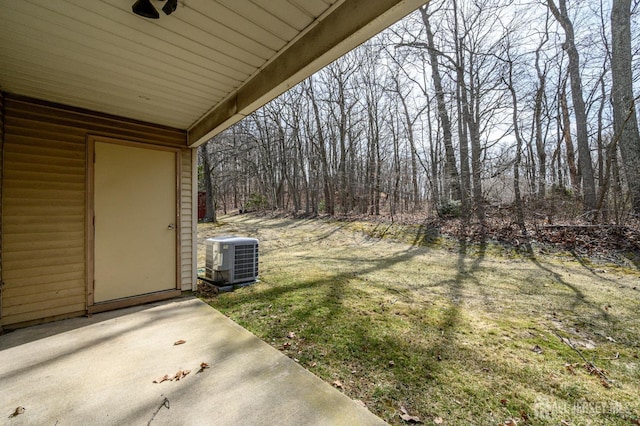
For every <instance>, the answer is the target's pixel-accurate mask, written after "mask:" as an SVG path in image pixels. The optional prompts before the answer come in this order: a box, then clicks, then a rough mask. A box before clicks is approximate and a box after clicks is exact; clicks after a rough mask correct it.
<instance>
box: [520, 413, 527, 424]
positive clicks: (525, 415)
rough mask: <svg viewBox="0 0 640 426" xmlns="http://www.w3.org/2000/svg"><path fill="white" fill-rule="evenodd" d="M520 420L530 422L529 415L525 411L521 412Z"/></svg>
mask: <svg viewBox="0 0 640 426" xmlns="http://www.w3.org/2000/svg"><path fill="white" fill-rule="evenodd" d="M520 418H521V419H522V420H524V421H525V422H527V421H529V416H528V415H527V413H526V412H525V411H520Z"/></svg>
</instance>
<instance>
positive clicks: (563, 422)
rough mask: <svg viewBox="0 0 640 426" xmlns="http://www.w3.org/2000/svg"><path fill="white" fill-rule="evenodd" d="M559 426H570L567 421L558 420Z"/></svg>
mask: <svg viewBox="0 0 640 426" xmlns="http://www.w3.org/2000/svg"><path fill="white" fill-rule="evenodd" d="M560 424H561V425H564V426H571V423H569V422H568V421H566V420H560Z"/></svg>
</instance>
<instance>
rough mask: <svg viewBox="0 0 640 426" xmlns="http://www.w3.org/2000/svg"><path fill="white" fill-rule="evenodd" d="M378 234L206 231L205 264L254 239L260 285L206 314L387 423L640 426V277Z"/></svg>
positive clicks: (237, 221) (252, 228)
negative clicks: (229, 245) (220, 243)
mask: <svg viewBox="0 0 640 426" xmlns="http://www.w3.org/2000/svg"><path fill="white" fill-rule="evenodd" d="M375 226H376V225H373V224H366V223H343V222H333V221H325V220H293V219H270V218H257V217H253V216H248V215H244V216H226V217H223V218H221V224H219V225H213V224H202V225H200V226H199V256H200V257H199V267H204V239H205V238H208V237H211V236H216V235H241V236H251V237H256V238H259V239H260V268H261V270H260V279H261V282H260V283H259V284H256V285H254V286H250V287H245V288H241V289H237V290H236V291H234V292H232V293H226V294H221V295H219V296H216V297H213V298H211V299H210V300H208V301H209V302H210V304H211V305H212V306H214V307H215V308H217V309H219V310H220V311H222V312H224V313H225V314H227V315H228V316H230V317H231V318H232V319H234V320H235V321H237V322H238V323H240V324H241V325H243V326H244V327H246V328H247V329H249V330H250V331H252V332H253V333H255V334H256V335H258V336H259V337H261V338H262V339H263V340H265V341H267V342H269V343H270V344H272V345H273V346H274V347H276V348H278V349H280V350H281V351H283V352H284V353H285V354H287V355H288V356H289V357H291V358H293V359H295V360H297V361H298V362H299V363H300V364H301V365H302V366H304V367H305V368H307V369H308V370H310V371H312V372H313V373H314V374H316V375H318V376H320V377H321V378H323V379H324V380H325V381H327V382H329V383H331V384H333V385H334V386H335V387H337V388H339V389H340V390H341V391H342V392H344V393H345V394H347V395H348V396H349V397H351V398H353V399H356V400H359V401H362V403H364V404H366V406H367V407H368V408H369V409H370V410H371V411H372V412H374V413H376V414H377V415H379V416H380V417H382V418H383V419H384V420H386V421H388V422H390V423H392V424H403V423H405V422H406V420H409V418H410V417H414V418H419V419H420V420H421V421H422V422H424V423H425V424H451V425H459V424H481V425H499V424H504V425H507V424H512V425H513V424H518V425H524V424H532V425H545V424H548V425H559V424H569V425H605V424H611V425H629V424H640V423H639V421H638V418H639V417H638V416H639V415H640V359H639V358H638V357H639V356H640V308H639V307H640V303H639V302H640V272H639V271H638V270H636V269H630V268H621V267H618V266H612V265H606V264H597V263H595V262H591V261H587V260H585V259H576V258H573V257H571V256H568V255H567V256H562V255H561V254H556V255H554V256H543V255H540V254H537V255H536V256H535V257H534V258H526V257H522V256H519V255H516V254H514V253H510V252H509V251H507V250H503V249H501V248H499V247H497V246H493V245H491V244H488V245H473V246H465V245H460V244H457V243H455V242H452V241H446V240H436V241H432V242H431V243H430V244H429V245H425V244H411V243H410V242H411V241H418V240H419V239H420V238H418V236H415V235H413V236H412V235H405V236H404V238H403V237H402V236H400V237H399V236H398V235H399V233H398V232H396V233H395V237H396V239H395V240H391V239H388V238H378V237H374V236H373V235H377V230H376V229H375ZM398 239H400V240H403V239H404V240H406V241H405V242H403V241H399V240H398ZM571 345H573V347H571ZM582 357H584V359H583V358H582ZM594 367H595V368H596V369H597V370H595V369H594ZM402 417H404V418H405V420H403V418H402ZM563 422H565V423H563Z"/></svg>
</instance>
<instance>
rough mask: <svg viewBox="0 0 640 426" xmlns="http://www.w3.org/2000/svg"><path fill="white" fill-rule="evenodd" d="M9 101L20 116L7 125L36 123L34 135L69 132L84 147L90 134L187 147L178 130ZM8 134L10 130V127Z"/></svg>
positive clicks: (10, 127) (64, 133)
mask: <svg viewBox="0 0 640 426" xmlns="http://www.w3.org/2000/svg"><path fill="white" fill-rule="evenodd" d="M7 104H8V106H10V107H12V108H15V110H16V111H17V112H18V113H19V116H18V117H11V120H7V128H8V129H12V127H13V126H18V127H22V128H25V127H26V128H27V129H28V128H29V127H30V125H29V122H31V123H37V125H38V126H39V127H38V130H39V131H37V132H35V133H36V134H35V135H34V136H37V135H38V134H42V133H41V132H44V133H45V134H46V135H48V137H51V136H54V135H58V136H59V135H62V136H63V137H62V139H63V140H65V141H68V137H69V135H74V136H77V137H81V138H82V143H83V146H84V140H85V137H86V135H87V134H100V135H103V136H113V137H116V138H120V139H132V140H136V141H143V142H147V143H151V144H159V145H170V146H181V147H184V146H186V143H187V142H186V141H187V136H186V132H185V131H182V130H178V129H172V128H168V127H161V126H154V125H151V124H147V123H142V122H137V121H133V120H127V119H123V118H120V117H115V116H108V115H104V114H96V113H92V112H90V111H84V110H74V109H61V108H58V107H55V106H51V105H47V104H34V103H32V102H30V101H28V100H15V99H9V100H7ZM13 120H15V121H13ZM40 126H44V127H40ZM7 133H10V132H9V130H7ZM11 133H13V132H11ZM20 134H22V132H20Z"/></svg>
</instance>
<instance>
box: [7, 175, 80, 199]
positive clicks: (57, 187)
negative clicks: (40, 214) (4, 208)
mask: <svg viewBox="0 0 640 426" xmlns="http://www.w3.org/2000/svg"><path fill="white" fill-rule="evenodd" d="M7 181H8V182H9V184H10V185H11V186H12V187H13V190H14V191H20V190H22V189H24V190H32V188H37V189H36V190H41V191H43V192H46V193H47V194H48V193H52V192H53V191H64V192H72V193H78V192H79V191H83V190H84V183H82V182H56V181H47V180H44V179H35V178H32V179H5V182H7ZM19 195H21V194H19ZM76 198H77V197H76ZM65 199H66V198H65Z"/></svg>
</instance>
